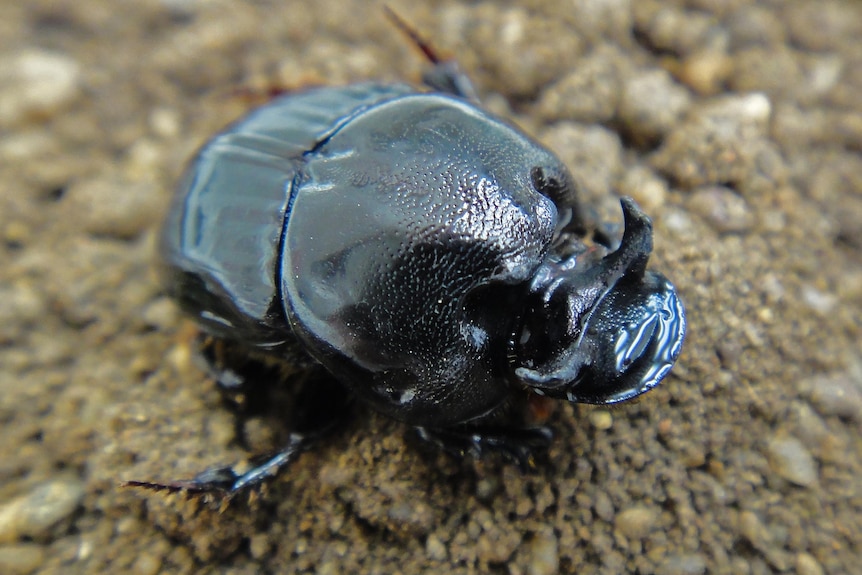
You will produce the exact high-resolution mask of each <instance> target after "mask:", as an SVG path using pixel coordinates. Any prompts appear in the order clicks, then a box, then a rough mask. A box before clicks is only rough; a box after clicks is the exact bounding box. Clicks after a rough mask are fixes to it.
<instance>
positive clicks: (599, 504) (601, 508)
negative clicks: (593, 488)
mask: <svg viewBox="0 0 862 575" xmlns="http://www.w3.org/2000/svg"><path fill="white" fill-rule="evenodd" d="M593 510H594V511H595V512H596V515H597V516H598V517H599V519H602V520H604V521H607V522H608V523H610V522H611V521H613V519H614V504H613V503H612V502H611V498H610V497H608V494H607V493H605V492H603V491H599V492H598V493H596V496H595V500H594V501H593Z"/></svg>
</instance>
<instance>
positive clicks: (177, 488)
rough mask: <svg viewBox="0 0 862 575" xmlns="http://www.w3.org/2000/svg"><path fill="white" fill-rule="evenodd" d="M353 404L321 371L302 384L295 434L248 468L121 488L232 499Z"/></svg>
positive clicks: (279, 467) (277, 469)
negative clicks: (276, 449)
mask: <svg viewBox="0 0 862 575" xmlns="http://www.w3.org/2000/svg"><path fill="white" fill-rule="evenodd" d="M352 404H353V396H352V395H351V394H350V393H348V392H347V391H346V390H345V389H344V388H343V387H342V386H341V384H339V383H338V382H337V381H335V380H333V379H332V378H331V377H330V376H329V375H328V374H326V373H324V372H323V370H320V371H319V372H318V373H316V374H314V377H310V378H308V379H307V380H306V381H305V382H304V385H303V386H302V389H301V390H300V392H299V393H298V396H297V398H296V405H295V409H294V413H293V421H294V431H293V432H292V433H291V434H290V435H289V436H288V439H287V441H286V442H285V445H284V446H283V447H282V448H281V449H279V450H278V451H276V452H275V453H273V454H271V455H267V456H264V457H263V458H256V459H255V460H254V463H253V465H252V466H251V467H250V468H249V469H247V470H245V471H237V470H236V466H233V465H227V466H223V467H212V468H209V469H206V470H204V471H202V472H201V473H198V474H197V475H195V476H194V477H192V478H191V479H180V480H175V481H164V482H161V481H137V480H133V481H124V482H123V483H122V484H121V485H122V486H124V487H139V488H142V489H149V490H152V491H167V492H170V493H177V492H184V493H188V494H191V495H201V496H202V495H213V496H215V497H217V498H219V499H225V498H226V499H231V498H233V497H234V496H235V495H237V494H238V493H242V492H244V491H247V490H250V489H253V488H255V487H257V486H259V485H260V484H261V483H263V482H264V481H266V480H267V479H270V478H272V477H275V476H276V475H278V474H279V473H281V472H282V471H283V470H284V469H286V468H287V467H288V466H289V465H290V464H291V463H293V462H294V461H296V459H297V458H298V457H299V455H300V454H301V453H302V452H304V451H307V450H308V449H310V448H311V447H313V446H314V445H315V444H316V443H317V442H318V441H319V440H320V439H322V438H323V437H325V436H327V435H328V434H329V433H331V432H332V431H333V430H334V429H336V428H337V427H338V426H339V425H340V424H342V423H344V422H345V421H346V419H347V415H348V413H349V410H350V407H351V406H352Z"/></svg>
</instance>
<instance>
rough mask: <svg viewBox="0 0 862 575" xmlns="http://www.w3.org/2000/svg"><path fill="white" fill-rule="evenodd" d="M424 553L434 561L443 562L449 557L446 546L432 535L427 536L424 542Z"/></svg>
mask: <svg viewBox="0 0 862 575" xmlns="http://www.w3.org/2000/svg"><path fill="white" fill-rule="evenodd" d="M425 553H427V554H428V558H429V559H433V560H434V561H445V560H446V557H447V556H448V555H449V553H448V551H447V550H446V546H445V545H444V544H443V542H442V541H440V538H439V537H437V536H436V535H435V534H434V533H432V534H431V535H429V536H428V539H426V540H425Z"/></svg>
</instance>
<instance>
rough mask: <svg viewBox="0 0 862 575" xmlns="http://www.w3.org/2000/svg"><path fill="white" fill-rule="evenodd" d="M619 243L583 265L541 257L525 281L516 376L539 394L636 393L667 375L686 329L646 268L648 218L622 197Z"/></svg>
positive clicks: (593, 396) (590, 399) (664, 287)
mask: <svg viewBox="0 0 862 575" xmlns="http://www.w3.org/2000/svg"><path fill="white" fill-rule="evenodd" d="M622 209H623V215H624V218H625V232H624V234H623V238H622V242H621V244H620V247H619V248H618V249H617V250H616V251H614V252H611V253H609V254H607V255H606V256H604V257H603V258H602V259H601V260H599V261H597V262H596V263H595V264H594V265H592V266H589V267H587V268H586V269H582V267H581V266H580V265H579V264H576V265H574V266H572V265H570V263H569V262H562V263H557V262H547V263H545V264H544V265H543V266H541V267H540V270H539V272H538V273H537V274H536V276H535V277H534V280H533V284H532V285H531V287H530V291H531V298H530V304H529V305H528V309H527V311H526V313H525V315H524V319H523V321H522V326H521V329H520V331H519V333H518V341H517V342H513V348H514V349H513V354H512V355H513V356H514V357H515V358H516V362H517V367H515V370H514V373H515V377H516V379H517V380H519V381H520V382H522V383H523V384H525V385H527V386H528V387H530V388H532V389H534V390H535V391H536V392H537V393H540V394H544V395H549V396H551V397H556V398H561V399H568V400H569V401H577V402H583V403H615V402H618V401H623V400H625V399H629V398H631V397H634V396H636V395H639V394H641V393H643V392H645V391H647V390H648V389H651V388H652V387H655V385H657V384H658V382H659V381H661V379H662V378H663V377H664V376H665V375H666V374H667V372H668V371H669V370H670V368H671V366H672V365H673V363H674V362H675V361H676V358H677V356H678V355H679V351H680V349H681V347H682V340H683V337H684V334H685V313H684V310H683V308H682V303H681V302H680V300H679V297H678V296H677V294H676V290H675V289H674V287H673V285H671V283H670V282H669V281H668V280H667V279H666V278H665V277H664V276H662V275H661V274H658V273H655V272H647V271H646V264H647V262H648V260H649V255H650V253H651V252H652V222H651V221H650V219H649V218H648V217H647V216H646V215H645V214H644V213H643V212H642V211H641V210H640V208H639V207H638V206H637V204H635V202H634V201H633V200H631V199H630V198H623V200H622Z"/></svg>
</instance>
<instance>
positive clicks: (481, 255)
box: [128, 37, 685, 494]
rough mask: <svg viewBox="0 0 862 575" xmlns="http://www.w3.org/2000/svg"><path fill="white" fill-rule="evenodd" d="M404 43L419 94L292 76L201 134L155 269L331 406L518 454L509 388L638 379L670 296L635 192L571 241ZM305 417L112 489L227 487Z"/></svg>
mask: <svg viewBox="0 0 862 575" xmlns="http://www.w3.org/2000/svg"><path fill="white" fill-rule="evenodd" d="M414 39H415V37H414ZM420 46H421V47H422V48H423V49H424V50H425V52H426V54H428V55H429V56H430V58H431V60H432V62H433V64H434V66H433V69H432V70H431V73H430V74H428V75H427V76H426V79H425V80H426V84H427V85H428V87H429V88H430V89H431V91H428V92H419V91H417V90H415V89H414V88H411V87H410V86H407V85H389V84H379V83H365V84H356V85H351V86H345V87H330V88H317V89H309V90H306V91H302V92H298V93H292V94H288V95H284V96H281V97H278V98H276V99H274V100H272V101H271V102H269V103H268V104H266V105H264V106H263V107H261V108H258V109H256V110H254V111H253V112H251V113H250V114H249V115H248V116H247V117H246V118H244V119H242V120H240V121H239V122H237V123H235V124H234V125H232V126H231V127H229V128H228V129H227V130H226V131H224V132H223V133H221V134H219V135H218V136H216V137H215V138H213V139H212V140H211V141H210V142H208V143H207V144H206V145H205V146H204V147H203V148H202V149H201V150H200V152H199V153H198V155H197V157H196V159H195V160H194V162H193V163H192V164H191V166H190V168H189V169H188V171H187V174H186V176H185V179H184V180H183V181H182V183H181V185H180V186H179V192H178V194H177V196H176V200H175V203H174V205H173V207H172V209H171V210H170V212H169V215H168V218H167V222H166V225H165V228H164V233H163V236H162V242H161V256H162V258H163V263H164V270H165V274H164V277H165V280H166V281H165V285H166V288H167V291H168V292H169V293H170V295H171V296H173V297H174V298H176V300H177V301H178V302H179V304H180V306H181V307H182V308H183V310H184V311H186V312H187V313H189V314H190V315H191V316H193V317H194V318H195V319H196V320H197V322H198V323H199V324H200V326H201V327H202V328H203V330H204V331H205V332H206V333H208V334H210V335H211V336H214V337H216V338H219V339H221V340H225V341H229V342H233V343H235V344H239V345H241V346H245V348H248V349H253V350H254V351H255V353H257V354H262V355H268V356H272V357H277V358H287V359H288V360H290V361H293V362H297V361H298V362H300V363H302V362H303V361H304V362H305V363H315V362H317V363H319V364H320V365H322V366H323V367H325V368H326V370H328V371H329V372H330V373H331V374H332V375H334V376H335V378H336V379H337V380H338V381H339V382H341V384H342V385H343V388H342V390H341V391H340V392H336V393H334V394H330V395H331V397H330V400H331V401H333V402H338V399H339V398H338V397H337V396H345V397H347V396H350V395H351V394H352V395H355V396H358V397H359V398H361V399H362V400H364V401H365V402H366V403H368V404H370V405H371V406H373V407H374V408H375V409H377V410H379V411H381V412H383V413H385V414H387V415H389V416H391V417H394V418H397V419H400V420H402V421H404V422H406V423H408V424H410V425H412V426H415V427H416V428H417V429H418V431H419V435H420V437H423V438H425V439H428V440H431V441H433V442H435V443H438V444H440V445H442V446H443V447H445V448H447V449H449V450H451V451H457V452H459V453H463V452H465V451H470V452H472V453H474V454H481V453H482V452H484V451H487V450H489V449H491V450H498V451H502V452H504V453H506V454H508V455H510V456H512V457H513V458H515V459H516V460H518V461H520V462H521V463H524V462H525V461H526V460H529V458H530V454H531V452H532V450H533V449H534V448H535V447H537V446H541V445H545V444H546V443H547V441H548V440H549V439H550V434H549V432H548V431H547V430H546V429H545V428H527V427H523V426H522V427H520V428H517V427H510V428H501V427H500V426H499V425H497V421H498V420H497V419H495V418H496V416H497V414H498V413H499V412H500V411H501V409H502V407H503V406H505V405H507V404H508V403H510V402H509V399H510V398H511V397H513V396H515V395H518V394H519V393H522V392H523V391H524V390H527V391H529V392H532V393H534V394H538V395H541V396H548V397H552V398H558V399H565V400H568V401H572V402H584V403H595V404H610V403H616V402H619V401H623V400H627V399H630V398H632V397H635V396H637V395H639V394H641V393H644V392H645V391H648V390H649V389H651V388H653V387H655V386H656V385H657V384H658V383H659V382H660V381H661V379H662V378H663V377H664V376H665V375H667V373H668V372H669V370H670V369H671V367H672V366H673V364H674V362H675V361H676V359H677V357H678V355H679V353H680V349H681V347H682V342H683V338H684V334H685V312H684V309H683V305H682V302H681V301H680V299H679V297H678V296H677V293H676V291H675V289H674V287H673V286H672V285H671V283H670V282H669V281H668V280H667V279H666V278H665V277H664V276H663V275H661V274H659V273H657V272H654V271H647V269H646V265H647V260H648V258H649V255H650V253H651V250H652V225H651V222H650V220H649V218H648V217H647V216H646V215H644V214H643V213H642V212H641V211H640V209H639V208H638V207H637V205H636V204H635V203H634V202H633V201H632V200H631V199H623V200H622V208H623V215H624V220H625V231H624V234H623V236H622V240H621V241H620V242H618V243H617V244H616V245H614V243H613V242H605V243H607V244H608V245H606V246H601V245H599V244H598V243H593V244H592V245H591V246H590V247H588V242H587V241H585V239H584V238H585V237H586V235H587V232H588V224H587V218H586V217H585V216H584V214H583V210H582V207H581V206H580V205H579V203H578V199H577V193H576V189H575V186H574V183H573V179H572V177H571V175H570V174H569V172H568V170H567V169H566V167H565V166H564V165H563V164H562V163H561V162H560V160H559V159H557V157H555V156H554V154H552V153H551V152H549V151H548V150H546V149H545V148H543V147H542V146H540V145H539V144H538V143H536V142H535V141H534V140H533V139H531V138H530V137H528V136H527V135H525V134H523V133H522V132H521V131H519V130H518V129H517V128H514V127H513V126H512V125H510V124H508V123H506V122H505V121H503V120H501V119H499V118H496V117H494V116H493V115H491V114H489V113H488V112H486V111H484V110H482V109H481V108H480V107H479V105H478V101H477V100H476V98H475V93H474V91H473V89H472V87H471V85H470V82H469V80H468V79H467V78H466V77H465V76H464V75H463V74H462V73H460V72H459V71H458V70H457V67H456V66H455V65H454V62H442V61H440V60H439V59H438V58H436V56H434V55H433V52H431V51H430V49H428V48H427V46H426V45H424V44H422V43H421V42H420ZM614 248H615V249H614ZM309 357H310V359H309ZM328 424H329V423H328V422H327V423H325V424H319V425H318V428H320V429H322V428H324V427H326V426H327V425H328ZM312 427H313V426H312ZM318 431H319V429H318V430H314V429H312V430H310V431H298V432H296V433H293V434H292V435H291V436H290V441H289V442H288V445H287V446H286V447H285V449H284V450H283V451H281V452H279V453H278V454H276V455H275V456H273V457H272V458H270V459H268V460H267V461H265V462H264V463H263V464H261V465H259V466H257V467H254V468H253V469H252V470H250V471H248V472H246V473H243V474H238V473H235V472H234V471H233V470H232V469H231V468H229V467H224V468H218V469H213V470H209V471H206V472H204V473H202V474H200V475H198V476H197V477H195V478H194V479H192V480H188V481H177V482H169V483H150V482H128V484H130V485H136V486H142V487H148V488H154V489H169V490H190V491H197V492H220V493H226V494H233V493H235V492H237V491H238V490H240V489H242V488H243V487H247V486H248V485H252V484H256V483H258V482H259V481H261V480H262V479H263V478H265V477H267V476H269V475H271V474H273V473H275V472H276V471H277V470H278V469H280V468H282V467H283V466H285V465H286V464H287V463H289V462H290V461H291V460H293V459H294V458H295V457H296V454H298V453H299V452H300V451H301V450H302V449H304V448H306V447H307V446H308V445H309V443H310V442H312V441H313V440H314V439H315V438H316V437H317V436H319V435H320V434H319V433H318Z"/></svg>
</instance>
